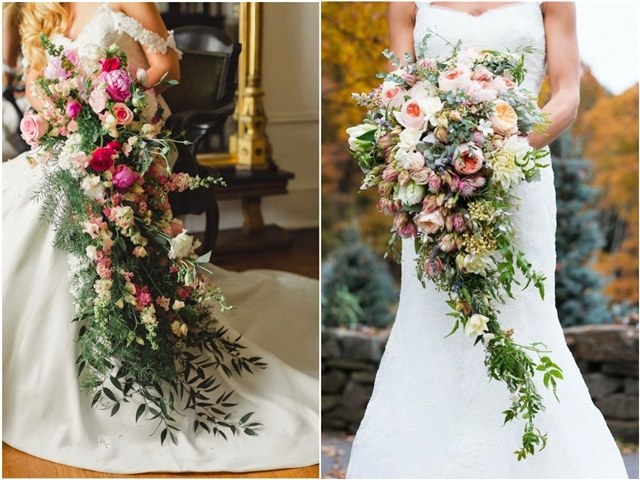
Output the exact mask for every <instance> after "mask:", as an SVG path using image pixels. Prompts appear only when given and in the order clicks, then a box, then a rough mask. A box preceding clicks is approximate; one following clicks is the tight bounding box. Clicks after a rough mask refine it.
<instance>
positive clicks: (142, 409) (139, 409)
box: [136, 403, 147, 422]
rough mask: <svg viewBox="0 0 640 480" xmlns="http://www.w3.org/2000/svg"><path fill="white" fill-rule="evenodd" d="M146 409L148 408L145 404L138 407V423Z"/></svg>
mask: <svg viewBox="0 0 640 480" xmlns="http://www.w3.org/2000/svg"><path fill="white" fill-rule="evenodd" d="M146 408H147V406H146V405H145V404H144V403H143V404H142V405H140V406H139V407H138V410H136V422H137V421H138V420H139V419H140V417H141V416H142V414H143V413H144V411H145V410H146Z"/></svg>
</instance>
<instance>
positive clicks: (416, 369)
mask: <svg viewBox="0 0 640 480" xmlns="http://www.w3.org/2000/svg"><path fill="white" fill-rule="evenodd" d="M428 29H431V30H432V31H437V32H438V34H439V35H441V36H442V37H444V38H445V39H447V40H448V41H450V42H452V43H455V42H456V41H457V40H458V39H461V40H462V42H463V46H464V47H477V48H479V49H496V50H506V49H509V50H512V51H513V50H516V49H518V48H521V47H525V46H532V47H535V48H536V52H535V53H533V54H529V55H528V56H527V60H526V61H527V69H528V76H527V79H526V81H525V84H524V86H525V88H527V89H529V90H530V91H531V92H534V93H537V92H538V91H539V88H540V84H541V82H542V80H543V77H544V73H545V54H544V52H545V32H544V25H543V17H542V12H541V9H540V5H539V4H538V3H537V2H530V3H524V2H523V3H517V4H509V5H506V6H503V7H499V8H497V9H493V10H490V11H488V12H486V13H484V14H483V15H480V16H477V17H476V16H472V15H469V14H466V13H464V12H460V11H456V10H452V9H450V8H448V7H438V6H434V5H429V4H426V3H418V12H417V18H416V24H415V29H414V41H415V42H416V43H417V42H419V41H420V40H422V38H423V37H424V35H425V34H426V33H427V31H428ZM448 53H450V47H448V46H447V45H446V43H445V42H444V41H443V40H442V39H440V38H432V39H430V41H429V43H428V51H427V54H428V56H429V57H436V56H439V55H447V54H448ZM518 194H519V196H520V197H521V198H522V204H521V207H520V210H519V211H518V213H517V214H516V215H515V217H514V222H515V225H516V228H517V231H518V232H519V238H518V242H519V247H520V248H521V249H523V250H524V252H525V253H526V256H527V259H528V260H529V261H530V262H531V263H532V264H533V265H534V267H535V269H536V270H539V271H542V272H543V273H544V274H545V275H546V276H547V281H546V284H545V287H546V288H545V289H546V296H545V299H544V300H541V299H540V297H539V295H538V292H537V291H536V289H535V288H533V287H531V288H528V289H526V290H524V291H520V290H519V289H517V288H516V289H514V295H515V299H513V300H508V301H507V304H506V305H504V306H502V307H500V308H499V310H500V311H501V314H500V317H499V318H500V321H501V323H502V325H503V327H504V328H514V330H515V339H516V341H517V342H518V343H520V344H525V345H526V344H529V343H532V342H535V341H541V342H544V343H545V344H546V345H547V346H548V347H549V349H550V350H551V351H552V354H551V355H550V356H551V357H552V358H553V360H554V361H555V362H556V363H557V364H559V365H560V366H561V367H562V368H563V370H564V376H565V379H564V380H563V381H562V382H560V383H559V386H558V395H559V397H560V402H557V401H556V399H555V398H554V396H553V394H552V393H551V392H550V391H549V390H547V389H545V388H544V386H543V385H542V384H541V383H542V382H540V379H537V382H536V384H537V387H538V390H539V391H540V392H541V394H542V395H543V396H544V403H545V405H546V407H547V408H546V411H544V412H542V413H540V414H539V415H538V417H537V418H536V423H537V425H538V427H540V429H541V430H542V431H543V432H547V433H548V438H549V444H548V446H547V447H546V448H545V449H544V450H543V451H541V452H538V453H536V454H535V455H533V456H530V457H528V458H527V459H525V460H522V461H517V460H516V456H515V455H514V453H513V452H514V450H516V449H517V448H519V446H520V442H521V436H522V428H523V424H522V422H521V421H513V422H510V423H508V424H506V425H505V426H502V424H503V420H504V417H503V415H502V414H501V411H502V410H506V409H507V408H508V407H509V405H510V400H509V397H510V395H509V392H508V391H507V389H506V387H505V385H504V384H502V383H498V382H495V381H492V382H489V379H488V377H487V373H486V367H485V366H484V351H483V348H482V345H478V346H476V347H473V346H472V343H473V340H472V339H470V338H469V337H467V336H466V335H464V334H463V333H461V332H456V333H455V334H454V335H453V336H451V337H449V338H444V337H445V335H447V334H448V333H449V331H450V330H451V327H452V324H451V317H448V316H446V314H447V313H448V312H449V307H448V306H447V305H446V303H445V300H446V299H447V296H446V294H445V293H443V292H438V291H436V290H435V288H434V287H433V286H432V285H431V284H429V283H428V282H427V286H426V288H423V287H422V286H421V284H420V282H419V281H418V279H417V277H416V269H415V258H416V254H415V251H414V247H413V242H412V241H411V240H405V241H404V242H403V254H402V288H401V292H400V305H399V309H398V313H397V317H396V320H395V323H394V325H393V329H392V331H391V335H390V338H389V341H388V343H387V346H386V350H385V353H384V356H383V358H382V361H381V364H380V368H379V370H378V373H377V376H376V381H375V387H374V391H373V395H372V397H371V400H370V402H369V405H368V407H367V411H366V414H365V416H364V419H363V421H362V423H361V425H360V429H359V430H358V432H357V435H356V437H355V441H354V444H353V449H352V452H351V459H350V463H349V468H348V471H347V476H348V477H350V478H537V479H538V478H627V473H626V470H625V467H624V463H623V461H622V458H621V455H620V453H619V450H618V448H617V447H616V444H615V442H614V440H613V438H612V436H611V433H610V432H609V430H608V428H607V425H606V423H605V421H604V419H603V417H602V415H601V413H600V412H599V411H598V410H597V408H596V407H595V406H594V404H593V402H592V401H591V398H590V395H589V392H588V390H587V387H586V386H585V383H584V381H583V379H582V376H581V374H580V371H579V369H578V367H577V366H576V363H575V361H574V359H573V357H572V355H571V352H570V351H569V349H568V348H567V345H566V342H565V339H564V335H563V332H562V328H561V327H560V323H559V321H558V316H557V312H556V309H555V298H554V271H555V264H556V254H555V228H556V220H555V219H556V204H555V190H554V186H553V171H552V170H551V168H547V169H544V170H543V174H542V179H541V181H539V182H534V183H530V184H529V183H525V184H522V185H520V186H519V192H518Z"/></svg>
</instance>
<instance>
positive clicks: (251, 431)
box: [244, 428, 258, 436]
mask: <svg viewBox="0 0 640 480" xmlns="http://www.w3.org/2000/svg"><path fill="white" fill-rule="evenodd" d="M244 433H246V434H247V435H251V436H257V435H258V434H257V433H256V432H254V431H253V430H251V429H250V428H245V429H244Z"/></svg>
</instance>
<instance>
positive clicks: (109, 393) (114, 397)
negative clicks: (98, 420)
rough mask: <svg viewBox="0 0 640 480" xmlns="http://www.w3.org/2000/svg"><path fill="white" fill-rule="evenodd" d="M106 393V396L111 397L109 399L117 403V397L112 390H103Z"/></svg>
mask: <svg viewBox="0 0 640 480" xmlns="http://www.w3.org/2000/svg"><path fill="white" fill-rule="evenodd" d="M102 390H103V391H104V394H105V395H106V396H107V397H109V399H111V400H113V401H114V402H117V401H118V399H117V398H116V396H115V395H114V394H113V392H112V391H111V390H109V389H108V388H106V387H105V388H103V389H102Z"/></svg>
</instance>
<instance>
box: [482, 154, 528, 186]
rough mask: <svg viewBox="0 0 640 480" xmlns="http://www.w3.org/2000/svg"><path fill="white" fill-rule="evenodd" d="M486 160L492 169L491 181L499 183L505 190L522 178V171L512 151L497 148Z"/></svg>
mask: <svg viewBox="0 0 640 480" xmlns="http://www.w3.org/2000/svg"><path fill="white" fill-rule="evenodd" d="M488 160H489V164H490V166H491V169H492V170H493V181H494V182H497V183H499V184H500V185H501V186H502V188H504V189H505V190H508V189H509V188H511V187H512V186H516V185H518V184H519V183H521V182H522V181H523V180H524V173H522V169H521V168H520V167H518V165H517V164H516V155H515V154H514V153H513V152H510V151H507V150H498V151H497V152H495V153H494V154H493V155H491V156H490V157H489V159H488Z"/></svg>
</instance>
